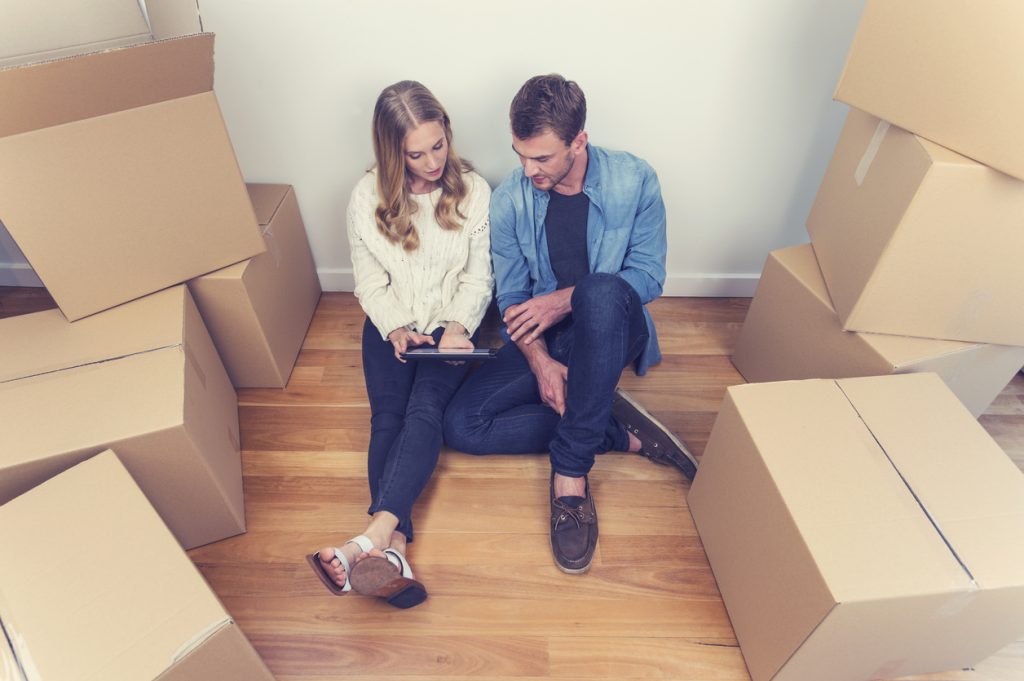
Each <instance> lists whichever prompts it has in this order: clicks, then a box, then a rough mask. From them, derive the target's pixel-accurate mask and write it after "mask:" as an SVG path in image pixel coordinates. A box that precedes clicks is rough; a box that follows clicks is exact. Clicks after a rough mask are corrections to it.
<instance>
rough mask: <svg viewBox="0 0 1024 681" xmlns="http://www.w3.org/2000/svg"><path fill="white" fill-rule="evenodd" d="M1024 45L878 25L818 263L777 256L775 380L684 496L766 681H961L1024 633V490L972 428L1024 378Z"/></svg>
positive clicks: (738, 405) (978, 16) (722, 438)
mask: <svg viewBox="0 0 1024 681" xmlns="http://www.w3.org/2000/svg"><path fill="white" fill-rule="evenodd" d="M1021 26H1024V5H1021V4H1020V3H1014V2H1008V1H1002V0H992V1H991V2H983V3H964V2H960V1H959V0H898V1H897V0H868V2H867V4H866V9H865V12H864V17H863V19H862V22H861V26H860V28H859V31H858V33H857V36H856V38H855V40H854V44H853V47H852V49H851V51H850V55H849V57H848V60H847V64H846V67H845V70H844V72H843V75H842V78H841V80H840V83H839V85H838V87H837V89H836V95H835V96H836V98H837V99H839V100H841V101H843V102H845V103H847V104H850V105H851V106H852V107H855V108H853V109H851V110H850V112H849V114H848V117H847V121H846V124H845V126H844V128H843V132H842V135H841V137H840V139H839V142H838V144H837V146H836V150H835V153H834V155H833V157H832V160H831V162H830V164H829V167H828V170H827V172H826V175H825V178H824V181H823V182H822V185H821V188H820V190H819V192H818V195H817V197H816V200H815V203H814V207H813V208H812V210H811V214H810V216H809V218H808V221H807V227H808V231H809V233H810V236H811V244H807V245H803V246H798V247H795V248H789V249H782V250H779V251H775V252H773V253H771V254H770V255H769V257H768V261H767V264H766V266H765V269H764V273H763V275H762V278H761V282H760V284H759V286H758V289H757V293H756V295H755V297H754V300H753V302H752V303H751V306H750V311H749V313H748V316H747V320H746V322H745V323H744V327H743V330H742V332H741V334H740V337H739V339H738V342H737V346H736V351H735V354H734V356H733V362H734V364H735V365H736V367H737V368H738V369H739V370H740V372H741V373H742V374H743V375H744V377H745V378H746V379H747V380H748V381H751V382H755V381H764V382H763V383H756V384H752V385H747V386H740V387H736V388H733V389H730V391H729V394H728V395H727V397H726V400H725V403H724V405H723V407H722V409H721V411H720V412H719V415H718V418H717V420H716V422H715V425H714V428H713V431H712V434H711V438H710V440H709V442H708V446H707V448H706V450H705V453H704V457H703V459H702V460H701V465H700V468H699V469H698V474H697V477H696V480H695V482H694V484H693V487H692V489H691V492H690V495H689V498H688V502H689V506H690V509H691V512H692V514H693V516H694V520H695V522H696V524H697V529H698V531H699V532H700V536H701V540H702V541H703V543H704V547H705V549H706V551H707V554H708V559H709V561H710V563H711V567H712V569H713V571H714V573H715V577H716V579H717V581H718V585H719V587H720V590H721V593H722V597H723V600H724V601H725V605H726V608H727V609H728V611H729V616H730V618H731V620H732V624H733V628H734V629H735V631H736V635H737V639H738V641H739V643H740V647H741V650H742V652H743V655H744V658H745V660H746V662H747V667H748V669H749V670H750V674H751V676H752V678H753V679H754V681H769V680H771V681H786V680H792V681H803V680H805V679H825V678H828V679H836V680H838V681H867V680H868V679H876V678H892V677H896V676H903V675H908V674H919V673H927V672H940V671H946V670H949V669H958V668H963V667H969V666H971V665H973V664H975V663H977V662H978V661H980V660H981V659H983V658H984V657H986V656H988V655H989V654H991V653H993V652H995V651H996V650H998V649H999V648H1001V647H1002V646H1004V645H1006V644H1008V643H1010V642H1012V641H1013V640H1015V639H1016V638H1017V637H1019V636H1020V635H1021V634H1022V633H1024V570H1022V569H1021V565H1024V554H1021V550H1020V547H1021V546H1024V476H1022V475H1021V473H1020V471H1019V470H1018V469H1017V467H1016V466H1015V465H1014V464H1013V463H1012V462H1011V461H1010V460H1009V458H1008V457H1007V456H1006V455H1005V454H1004V453H1003V452H1002V451H1001V450H1000V449H999V448H998V446H997V445H996V444H995V443H994V442H993V441H992V440H991V438H989V437H988V435H987V434H986V433H985V432H984V430H983V429H982V428H981V427H980V426H979V424H978V423H977V422H976V420H975V419H974V418H973V417H976V416H977V415H978V414H980V413H981V412H982V411H984V409H985V408H986V407H987V406H988V404H989V403H990V402H991V401H992V399H993V398H994V397H995V395H996V394H998V393H999V392H1000V391H1001V389H1002V388H1003V387H1004V386H1005V384H1006V383H1007V382H1008V381H1009V380H1010V379H1011V378H1013V376H1014V375H1015V373H1016V372H1017V370H1018V369H1019V368H1020V365H1021V364H1022V362H1024V278H1022V277H1021V276H1020V275H1019V273H1018V270H1019V265H1018V264H1017V261H1018V260H1019V254H1020V253H1021V252H1022V251H1024V229H1021V227H1022V226H1024V133H1022V132H1021V128H1020V123H1019V122H1020V121H1021V120H1024V81H1022V80H1021V77H1020V73H1021V71H1020V69H1019V68H1018V65H1019V63H1020V60H1021V58H1024V47H1022V45H1024V42H1022V41H1021V40H1020V30H1021ZM904 372H908V373H907V374H906V375H883V374H899V373H904ZM910 372H914V373H910ZM917 372H921V373H917ZM931 372H935V373H931ZM855 376H871V377H870V378H851V377H855ZM793 379H816V380H793ZM768 381H781V382H775V383H772V382H768ZM943 382H944V383H943ZM964 406H966V407H967V408H968V409H969V411H968V410H967V409H964Z"/></svg>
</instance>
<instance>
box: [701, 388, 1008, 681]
mask: <svg viewBox="0 0 1024 681" xmlns="http://www.w3.org/2000/svg"><path fill="white" fill-rule="evenodd" d="M965 471H970V473H968V474H967V475H968V477H969V480H967V481H965V480H964V477H963V475H964V473H965ZM751 499H755V500H756V501H754V502H751V501H750V500H751ZM688 503H689V506H690V509H691V512H692V513H693V516H694V519H695V521H696V523H697V528H698V531H699V532H700V535H701V540H702V542H703V543H704V547H705V550H706V551H707V554H708V559H709V560H710V562H711V566H712V569H713V571H714V573H715V577H716V579H717V580H718V584H719V588H720V590H721V592H722V596H723V599H724V600H725V604H726V607H727V609H728V611H729V616H730V618H731V620H732V622H733V627H734V629H735V630H736V635H737V638H738V640H739V642H740V646H741V649H742V651H743V654H744V658H745V659H746V661H747V665H748V668H749V670H750V672H751V676H752V677H753V679H754V681H765V680H767V679H808V678H825V677H826V676H827V677H828V678H830V679H837V680H838V681H844V680H849V681H854V680H858V679H871V678H879V677H890V676H902V675H906V674H917V673H926V672H931V671H944V670H947V669H951V668H959V667H967V666H970V665H972V664H974V663H976V662H978V661H979V660H980V659H982V658H983V657H985V656H987V655H988V654H990V653H992V652H994V651H995V650H997V649H998V648H999V647H1001V646H1003V645H1005V644H1006V643H1009V642H1010V641H1012V640H1014V639H1015V638H1016V637H1017V636H1019V635H1020V634H1021V632H1022V631H1024V562H1022V561H1021V560H1020V558H1021V556H1020V549H1019V548H1018V547H1019V546H1020V544H1019V540H1020V538H1021V537H1022V536H1024V535H1022V533H1024V508H1022V504H1024V476H1022V475H1021V473H1020V471H1019V470H1017V469H1016V467H1014V466H1013V465H1012V463H1011V462H1010V461H1009V460H1008V459H1007V457H1006V455H1005V454H1004V453H1003V452H1002V451H1000V450H999V448H998V447H997V446H996V445H995V443H993V442H992V440H991V438H989V436H988V435H987V434H986V433H985V432H984V430H983V429H982V428H981V427H980V426H979V425H978V424H977V422H976V421H975V420H974V419H973V418H972V417H971V415H970V414H969V413H968V412H967V411H966V410H965V409H964V408H963V406H962V405H961V404H960V403H959V401H958V400H957V399H956V397H955V396H953V395H952V394H951V393H950V392H949V390H948V388H946V387H945V386H944V384H943V383H942V382H941V380H940V379H939V378H938V377H937V376H935V375H934V374H909V375H902V376H883V377H870V378H853V379H840V380H809V381H789V382H781V383H762V384H752V385H746V386H736V387H733V388H730V389H729V391H728V394H727V397H726V402H725V405H724V406H723V408H722V410H721V411H720V413H719V417H718V420H717V421H716V423H715V426H714V429H713V431H712V434H711V439H710V440H709V443H708V447H707V449H706V451H705V455H704V458H703V459H702V460H701V466H700V468H699V469H698V474H697V478H696V480H695V481H694V484H693V486H692V488H691V491H690V495H689V497H688ZM961 527H963V528H964V529H963V531H961ZM758 537H762V538H761V539H759V538H758ZM1008 544H1012V545H1013V548H1012V549H1010V550H1009V551H1005V550H1004V549H1005V548H1006V546H1007V545H1008ZM791 602H792V603H794V604H796V605H797V608H796V609H795V610H793V611H791V607H790V603H791ZM808 604H814V607H813V608H809V607H808ZM818 613H821V617H819V618H817V619H816V618H815V617H814V615H815V614H818ZM879 631H884V632H885V635H884V636H879V635H878V632H879Z"/></svg>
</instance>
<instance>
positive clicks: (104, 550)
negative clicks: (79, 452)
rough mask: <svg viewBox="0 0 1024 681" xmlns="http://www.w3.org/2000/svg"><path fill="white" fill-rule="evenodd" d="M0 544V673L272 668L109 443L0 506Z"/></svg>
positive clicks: (72, 677) (175, 678)
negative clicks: (3, 660) (1, 659)
mask: <svg viewBox="0 0 1024 681" xmlns="http://www.w3.org/2000/svg"><path fill="white" fill-rule="evenodd" d="M0 546H3V547H4V550H3V552H0V622H2V624H3V628H4V630H5V631H6V633H7V638H6V639H5V638H2V637H0V649H4V648H7V652H8V655H9V658H10V657H13V658H15V659H16V660H17V663H18V665H19V666H20V667H21V669H22V671H24V675H23V676H22V675H21V674H19V673H18V669H19V667H18V666H12V667H10V668H8V671H9V672H11V675H7V676H4V678H5V679H20V678H24V679H27V680H28V681H36V680H39V679H62V680H64V681H79V680H80V681H85V680H86V679H104V680H105V681H149V680H151V679H160V681H184V680H186V679H218V681H219V680H221V679H223V680H224V681H272V679H273V676H272V675H271V673H270V672H269V671H268V670H267V668H266V666H265V665H264V664H263V662H262V660H260V658H259V655H258V654H257V653H256V651H255V650H253V647H252V645H250V643H249V641H248V640H246V638H245V635H244V634H243V633H242V632H241V631H240V630H239V628H238V625H237V624H235V623H234V621H232V619H231V616H230V615H229V614H228V613H227V612H226V611H225V610H224V606H223V605H221V604H220V602H219V601H218V600H217V597H216V596H215V595H214V594H213V592H212V591H210V587H209V586H207V585H206V582H205V581H203V578H202V576H201V575H200V574H199V572H198V571H197V570H196V568H195V566H193V565H192V563H191V562H190V561H189V559H188V557H187V556H186V555H185V554H184V553H183V552H182V550H181V548H180V547H178V545H177V544H176V543H175V541H174V537H172V536H171V533H170V532H168V531H167V527H166V526H164V524H163V523H162V522H160V518H159V517H158V516H157V514H156V513H155V512H154V511H153V507H152V506H150V504H149V503H148V502H147V501H146V497H145V496H143V494H142V492H141V491H140V490H139V488H138V486H136V485H135V483H134V482H133V481H132V479H131V477H130V476H129V474H128V472H127V471H126V470H125V469H124V466H123V465H122V464H121V463H120V462H119V461H118V459H117V457H116V456H115V455H114V454H113V452H110V451H106V452H103V453H102V454H100V455H98V456H95V457H93V458H91V459H89V460H88V461H85V462H84V463H81V464H79V465H77V466H75V467H73V468H71V469H70V470H68V471H65V472H64V473H61V474H60V475H58V476H56V477H55V478H53V479H51V480H49V481H47V482H45V483H43V484H42V485H40V486H39V487H37V488H35V489H33V490H32V491H30V492H27V493H26V494H25V495H23V496H21V497H18V498H17V499H14V500H13V501H10V502H8V503H7V504H5V505H3V506H0ZM8 641H10V643H11V644H13V651H12V650H11V648H8ZM12 652H13V656H12V655H11V653H12Z"/></svg>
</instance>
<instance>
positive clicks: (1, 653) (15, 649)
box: [0, 615, 43, 681]
mask: <svg viewBox="0 0 1024 681" xmlns="http://www.w3.org/2000/svg"><path fill="white" fill-rule="evenodd" d="M42 678H43V677H42V675H41V674H40V673H39V670H38V669H36V666H35V664H33V662H32V657H31V655H29V650H28V645H27V644H26V643H25V641H24V639H23V638H22V637H21V635H20V634H18V631H17V629H15V627H14V625H13V624H12V623H11V620H10V618H9V617H4V616H2V615H0V681H42Z"/></svg>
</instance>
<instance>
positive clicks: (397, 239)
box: [373, 80, 472, 251]
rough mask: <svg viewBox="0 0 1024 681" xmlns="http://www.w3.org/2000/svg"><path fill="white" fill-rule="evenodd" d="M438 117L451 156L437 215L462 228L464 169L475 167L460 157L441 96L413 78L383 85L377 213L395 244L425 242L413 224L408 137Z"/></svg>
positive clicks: (376, 135) (376, 119) (377, 133)
mask: <svg viewBox="0 0 1024 681" xmlns="http://www.w3.org/2000/svg"><path fill="white" fill-rule="evenodd" d="M431 121H436V122H437V123H440V125H441V128H442V129H444V137H445V140H446V144H447V145H448V158H447V161H446V163H445V166H444V171H443V172H442V173H441V177H440V179H439V180H438V183H439V184H440V186H441V198H440V200H439V201H438V202H437V207H436V208H435V209H434V214H435V216H436V217H437V222H438V224H440V225H441V227H442V228H444V229H451V230H457V229H461V228H462V222H460V221H459V220H458V219H456V218H461V220H463V221H464V220H465V219H466V216H465V215H463V214H462V212H461V211H460V210H459V204H460V203H461V202H462V200H463V199H464V198H466V194H467V193H468V192H469V188H468V186H467V185H466V180H465V178H464V177H463V173H464V172H466V171H468V170H472V165H471V164H470V163H469V162H468V161H464V160H462V159H460V158H459V156H458V154H456V153H455V148H454V147H453V146H452V126H451V122H450V121H449V119H448V113H447V112H446V111H445V110H444V107H443V106H441V103H440V102H439V101H437V98H436V97H434V95H433V94H432V93H431V92H430V90H428V89H427V88H426V87H424V86H423V85H422V84H420V83H417V82H416V81H414V80H403V81H401V82H399V83H395V84H394V85H389V86H388V87H386V88H384V90H383V91H382V92H381V93H380V96H379V97H377V104H376V106H374V108H373V153H374V155H375V156H376V158H377V195H378V196H379V197H380V203H379V204H378V205H377V210H376V211H375V218H376V221H377V228H378V229H379V230H380V231H381V233H382V234H383V235H384V236H385V237H386V238H387V239H388V241H390V242H391V243H394V244H401V245H402V248H404V249H405V250H407V251H414V250H416V248H418V247H419V245H420V238H419V234H417V233H416V227H415V226H414V225H413V224H412V216H413V214H414V213H415V212H416V210H417V205H416V202H415V201H414V200H413V198H412V194H411V192H410V191H409V184H410V178H409V177H408V173H407V171H406V167H405V137H406V135H408V134H409V132H411V131H412V130H415V129H416V128H417V127H418V126H420V125H422V124H424V123H429V122H431Z"/></svg>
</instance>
